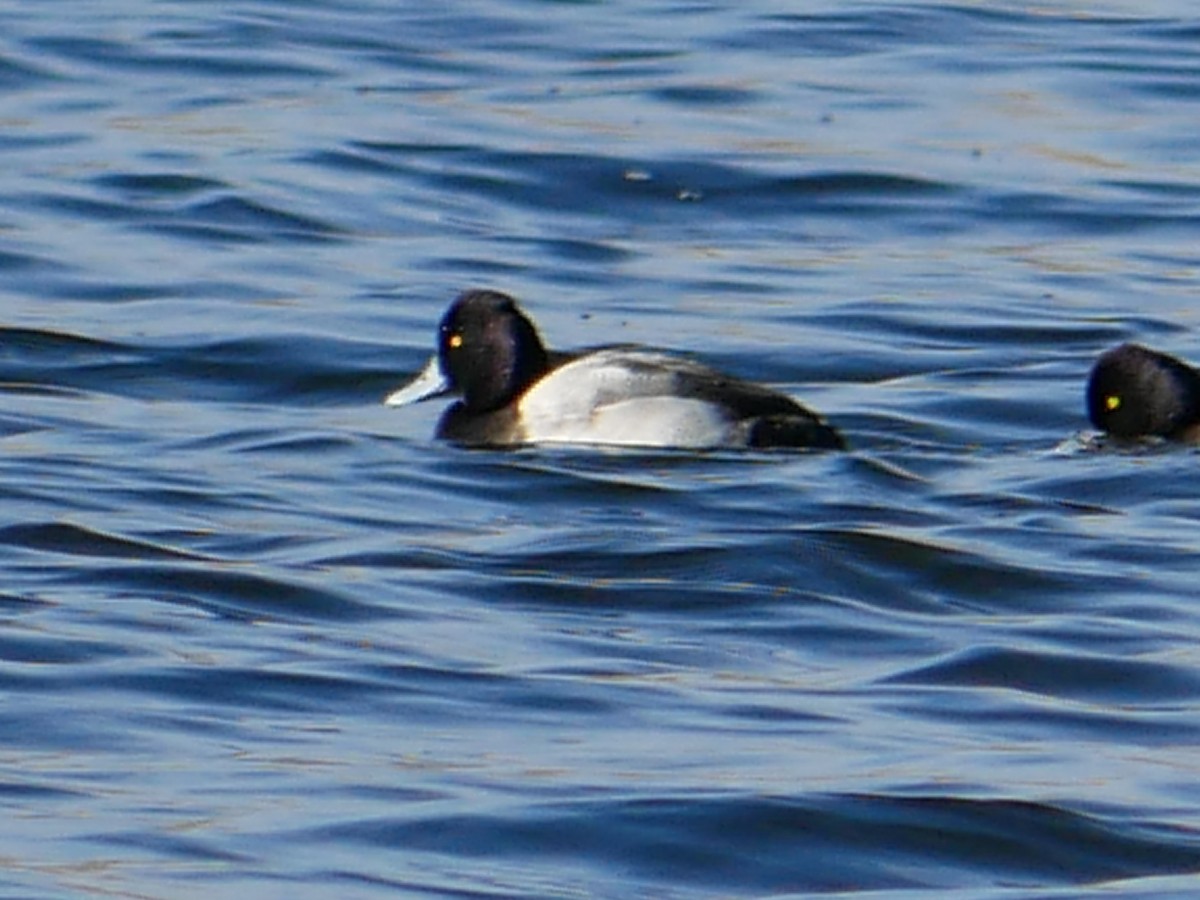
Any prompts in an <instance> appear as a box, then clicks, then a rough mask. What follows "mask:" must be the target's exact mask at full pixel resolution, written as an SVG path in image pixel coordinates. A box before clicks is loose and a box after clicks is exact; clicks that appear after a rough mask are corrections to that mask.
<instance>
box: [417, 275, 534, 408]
mask: <svg viewBox="0 0 1200 900" xmlns="http://www.w3.org/2000/svg"><path fill="white" fill-rule="evenodd" d="M438 359H439V360H440V362H441V367H442V372H443V373H444V374H445V375H446V377H447V378H448V379H449V382H450V386H451V387H452V388H453V389H454V390H456V391H458V392H459V393H461V394H462V398H463V405H464V406H465V407H466V408H467V409H468V410H470V411H472V412H488V411H490V410H494V409H499V408H500V407H502V406H505V405H507V404H508V403H509V402H511V401H512V400H513V399H514V398H516V397H517V396H519V395H520V394H521V392H522V391H524V390H525V388H526V387H528V386H529V385H530V384H532V383H533V382H534V381H536V380H537V379H538V378H540V377H541V376H542V375H543V374H544V373H545V371H546V368H547V365H548V363H547V358H546V348H545V347H544V346H542V339H541V338H540V337H538V333H537V330H536V329H535V328H534V327H533V323H532V322H530V321H529V319H527V318H525V314H524V313H522V312H521V310H520V309H519V308H518V307H517V304H516V301H515V300H513V298H512V297H510V296H508V295H507V294H501V293H500V292H499V291H467V292H465V293H463V294H461V295H459V297H458V299H457V300H455V301H454V303H453V304H452V305H451V307H450V309H449V310H447V311H446V315H445V316H443V317H442V323H441V325H440V326H439V327H438Z"/></svg>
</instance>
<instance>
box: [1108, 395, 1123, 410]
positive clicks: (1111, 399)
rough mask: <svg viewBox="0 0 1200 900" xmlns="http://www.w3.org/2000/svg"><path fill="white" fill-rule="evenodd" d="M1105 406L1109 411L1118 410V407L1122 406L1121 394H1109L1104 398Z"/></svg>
mask: <svg viewBox="0 0 1200 900" xmlns="http://www.w3.org/2000/svg"><path fill="white" fill-rule="evenodd" d="M1104 408H1105V409H1107V410H1108V411H1109V412H1116V411H1117V410H1118V409H1120V408H1121V395H1120V394H1109V395H1108V396H1107V397H1105V398H1104Z"/></svg>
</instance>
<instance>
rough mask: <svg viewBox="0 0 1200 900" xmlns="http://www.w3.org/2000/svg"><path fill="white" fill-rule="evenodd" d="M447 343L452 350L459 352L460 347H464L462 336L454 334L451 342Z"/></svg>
mask: <svg viewBox="0 0 1200 900" xmlns="http://www.w3.org/2000/svg"><path fill="white" fill-rule="evenodd" d="M446 343H448V344H449V345H450V349H451V350H457V349H458V348H459V347H461V346H462V345H463V338H462V335H461V334H452V335H450V340H449V341H447V342H446Z"/></svg>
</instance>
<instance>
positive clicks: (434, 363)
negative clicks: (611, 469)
mask: <svg viewBox="0 0 1200 900" xmlns="http://www.w3.org/2000/svg"><path fill="white" fill-rule="evenodd" d="M443 396H456V397H457V398H458V399H457V400H456V402H454V403H453V404H452V405H451V406H450V407H448V408H447V409H446V411H445V413H444V414H443V415H442V417H441V420H440V421H439V423H438V426H437V433H436V437H437V438H439V439H443V440H447V441H450V442H455V443H459V444H463V445H468V446H480V447H513V446H521V445H529V444H589V445H597V446H619V447H658V448H679V449H717V448H739V447H741V448H746V447H752V448H782V447H787V448H804V449H820V450H842V449H845V447H846V443H845V441H844V439H843V438H842V436H841V434H839V433H838V431H837V430H836V429H834V428H833V426H831V425H829V424H828V423H827V422H826V421H825V419H824V418H822V417H821V416H820V415H818V414H816V413H814V412H812V411H811V410H809V409H808V408H806V407H804V406H802V405H801V404H800V403H799V402H797V401H796V400H793V399H792V398H791V397H789V396H787V395H786V394H783V393H780V392H778V391H775V390H772V389H770V388H768V387H764V386H762V385H759V384H756V383H753V382H750V381H745V380H742V379H740V378H736V377H734V376H732V375H728V374H725V373H723V372H721V371H718V370H717V369H714V368H710V367H709V366H707V365H704V364H703V363H700V362H698V361H696V360H693V359H691V358H689V357H686V356H681V355H678V354H675V353H671V352H668V351H665V350H658V349H652V348H647V347H641V346H630V345H621V346H608V347H599V348H595V349H589V350H583V351H580V352H576V353H555V352H551V351H549V350H547V349H546V346H545V344H544V343H543V342H542V338H541V336H540V335H539V333H538V330H537V328H536V327H535V326H534V324H533V322H532V321H531V320H530V318H529V317H528V316H527V315H526V314H525V313H524V312H523V311H522V309H521V308H520V306H519V305H518V304H517V301H516V300H515V299H514V298H513V297H511V296H509V295H508V294H505V293H502V292H500V291H496V290H485V289H473V290H468V291H466V292H464V293H462V294H460V295H459V296H458V297H457V298H456V299H455V300H454V302H453V303H452V304H451V305H450V308H449V309H448V310H447V311H446V313H445V315H444V316H443V317H442V320H441V323H440V324H439V325H438V331H437V350H436V352H435V353H434V354H433V356H432V357H431V358H430V360H429V362H428V364H427V365H426V366H425V367H424V368H423V369H422V370H421V372H420V373H419V374H418V375H417V376H416V377H415V378H414V379H413V380H412V381H411V382H409V383H408V384H406V385H405V386H404V387H401V388H400V389H398V390H396V391H394V392H392V393H390V394H388V395H387V397H386V398H385V399H384V403H386V404H387V405H388V406H405V405H407V404H411V403H417V402H420V401H423V400H428V399H432V398H435V397H443Z"/></svg>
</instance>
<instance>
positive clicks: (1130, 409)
mask: <svg viewBox="0 0 1200 900" xmlns="http://www.w3.org/2000/svg"><path fill="white" fill-rule="evenodd" d="M1087 405H1088V417H1089V418H1090V419H1091V420H1092V424H1093V425H1095V426H1096V427H1097V428H1099V429H1101V430H1102V431H1107V432H1108V433H1109V434H1113V435H1116V436H1117V437H1123V438H1133V437H1144V436H1148V435H1159V436H1161V437H1172V436H1174V435H1176V434H1178V433H1179V432H1181V431H1182V430H1183V429H1185V428H1187V427H1188V426H1189V425H1193V424H1195V423H1196V422H1197V421H1200V372H1197V371H1196V370H1195V369H1193V368H1192V367H1191V366H1189V365H1187V364H1186V363H1184V362H1181V361H1180V360H1178V359H1176V358H1175V357H1173V356H1168V355H1167V354H1165V353H1159V352H1158V351H1156V350H1150V349H1149V348H1147V347H1143V346H1141V345H1140V344H1122V345H1121V346H1119V347H1114V348H1113V349H1112V350H1108V351H1106V352H1105V353H1103V354H1102V355H1101V356H1100V358H1099V359H1098V360H1096V365H1095V366H1093V367H1092V374H1091V377H1090V378H1089V379H1088V386H1087Z"/></svg>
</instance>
